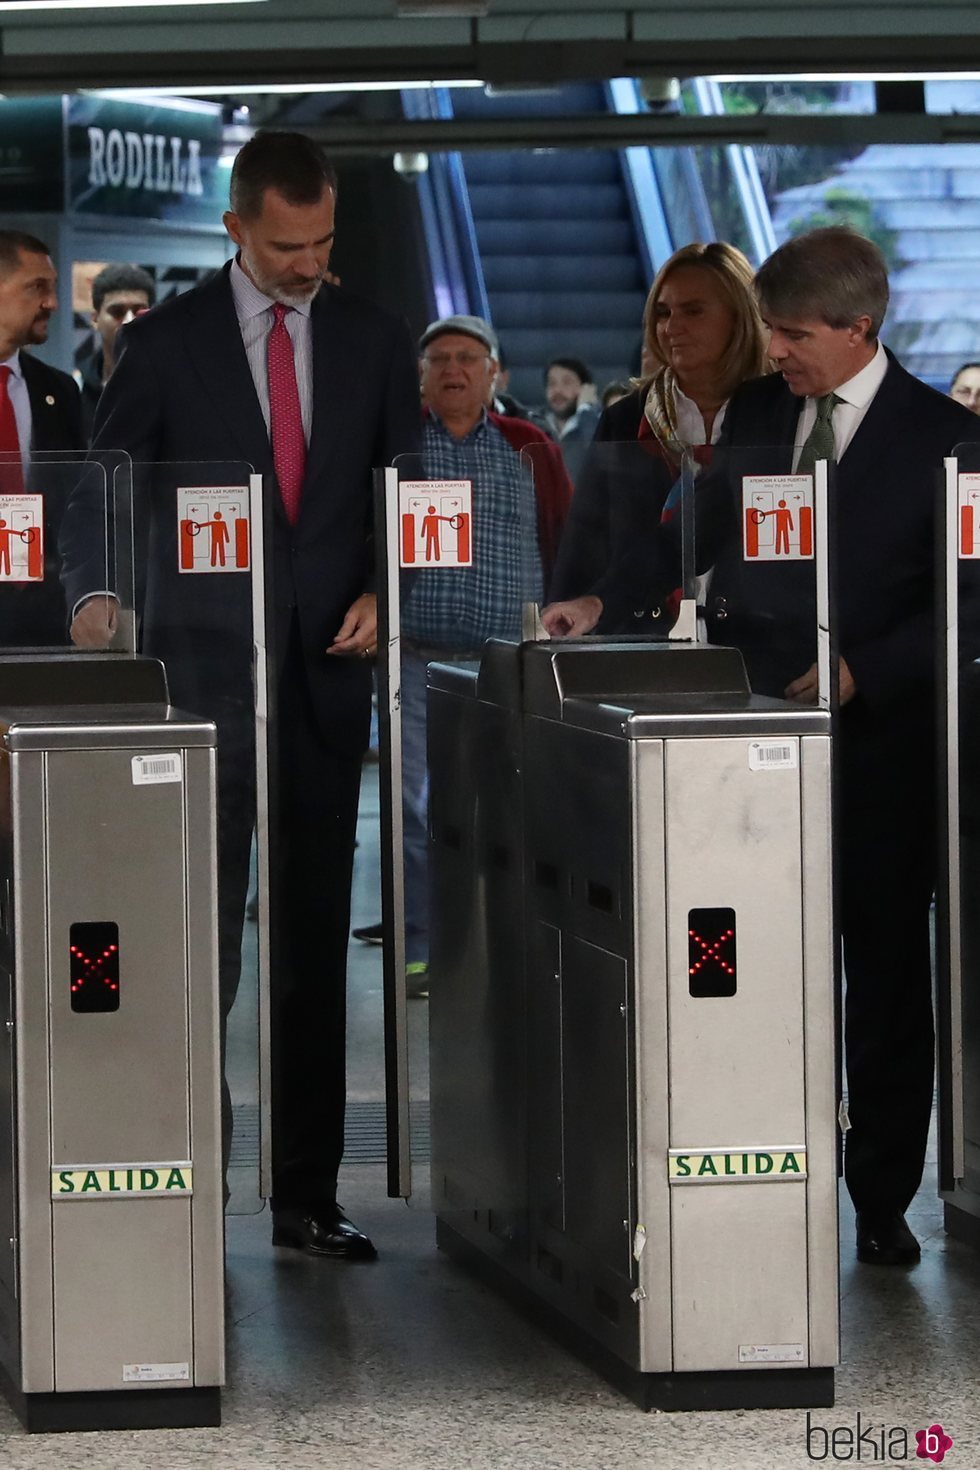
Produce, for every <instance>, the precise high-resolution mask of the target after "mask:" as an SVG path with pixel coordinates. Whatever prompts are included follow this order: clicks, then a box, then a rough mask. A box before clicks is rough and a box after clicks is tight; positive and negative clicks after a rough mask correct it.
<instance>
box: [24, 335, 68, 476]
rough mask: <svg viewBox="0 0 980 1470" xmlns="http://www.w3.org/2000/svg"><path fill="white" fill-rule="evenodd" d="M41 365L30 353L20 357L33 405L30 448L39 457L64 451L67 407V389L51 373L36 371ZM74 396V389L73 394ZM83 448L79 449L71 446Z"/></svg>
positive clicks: (28, 393)
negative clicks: (46, 453)
mask: <svg viewBox="0 0 980 1470" xmlns="http://www.w3.org/2000/svg"><path fill="white" fill-rule="evenodd" d="M37 368H38V364H37V362H36V361H35V360H34V358H32V357H31V355H30V353H29V352H22V353H21V354H20V370H21V372H22V373H23V374H24V382H25V383H26V384H27V396H28V398H29V400H30V404H31V448H32V449H33V450H36V451H37V453H39V454H43V453H44V452H45V451H51V450H58V449H63V448H64V433H63V432H59V430H63V428H64V424H65V420H66V416H67V405H66V403H65V402H64V396H65V395H66V394H67V393H68V391H69V390H68V387H67V385H65V386H62V384H61V383H60V382H59V381H58V379H56V378H55V376H54V374H53V373H52V374H51V375H50V376H49V375H48V374H45V373H39V372H38V371H37ZM71 391H72V392H74V391H75V390H74V388H73V389H72V390H71ZM72 447H73V448H80V447H81V446H79V445H74V446H72Z"/></svg>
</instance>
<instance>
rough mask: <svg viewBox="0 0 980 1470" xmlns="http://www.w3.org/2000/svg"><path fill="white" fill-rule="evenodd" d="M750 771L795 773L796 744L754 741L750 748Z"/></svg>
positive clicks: (789, 741) (790, 741)
mask: <svg viewBox="0 0 980 1470" xmlns="http://www.w3.org/2000/svg"><path fill="white" fill-rule="evenodd" d="M749 770H750V771H795V770H796V742H795V741H793V740H753V741H752V743H751V744H750V746H749Z"/></svg>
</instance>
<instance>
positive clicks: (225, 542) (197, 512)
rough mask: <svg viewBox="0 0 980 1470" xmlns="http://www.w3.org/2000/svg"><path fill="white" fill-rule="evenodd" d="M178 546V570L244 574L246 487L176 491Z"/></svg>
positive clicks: (248, 557) (247, 556) (247, 563)
mask: <svg viewBox="0 0 980 1470" xmlns="http://www.w3.org/2000/svg"><path fill="white" fill-rule="evenodd" d="M177 545H178V548H179V549H178V555H177V569H178V571H181V572H247V571H248V569H249V567H250V566H251V554H250V547H249V526H248V490H247V488H246V487H245V486H244V485H212V486H209V487H208V488H207V489H206V490H201V489H197V488H194V489H187V488H186V487H185V488H181V489H178V491H177Z"/></svg>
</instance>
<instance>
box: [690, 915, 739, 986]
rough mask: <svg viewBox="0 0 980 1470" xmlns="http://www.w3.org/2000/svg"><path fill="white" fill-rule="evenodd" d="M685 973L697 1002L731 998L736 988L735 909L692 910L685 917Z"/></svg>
mask: <svg viewBox="0 0 980 1470" xmlns="http://www.w3.org/2000/svg"><path fill="white" fill-rule="evenodd" d="M687 973H688V987H689V989H690V993H691V995H692V996H694V997H695V998H697V999H700V998H702V997H710V996H729V995H734V994H735V992H736V989H737V987H738V964H737V960H736V947H735V910H734V909H691V910H690V912H689V913H688V916H687Z"/></svg>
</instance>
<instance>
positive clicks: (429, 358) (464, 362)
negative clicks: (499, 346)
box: [422, 352, 490, 368]
mask: <svg viewBox="0 0 980 1470" xmlns="http://www.w3.org/2000/svg"><path fill="white" fill-rule="evenodd" d="M489 356H490V354H489V353H488V352H427V353H425V355H424V357H423V359H422V360H423V362H427V363H428V364H429V366H430V367H434V368H444V367H448V366H449V364H450V363H451V362H455V363H457V364H458V365H459V366H460V367H475V366H476V364H477V363H478V362H485V361H486V360H487V358H488V357H489Z"/></svg>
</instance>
